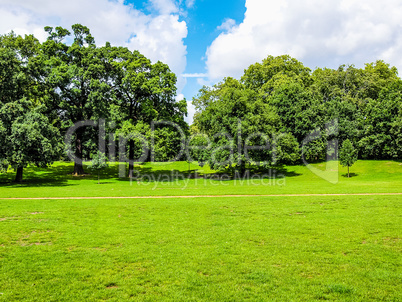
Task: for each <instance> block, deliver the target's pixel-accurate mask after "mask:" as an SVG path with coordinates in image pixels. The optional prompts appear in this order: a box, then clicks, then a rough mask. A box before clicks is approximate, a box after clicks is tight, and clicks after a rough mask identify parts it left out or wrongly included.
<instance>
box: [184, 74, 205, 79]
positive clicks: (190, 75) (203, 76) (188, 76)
mask: <svg viewBox="0 0 402 302" xmlns="http://www.w3.org/2000/svg"><path fill="white" fill-rule="evenodd" d="M181 76H182V77H183V78H206V77H207V76H208V74H206V73H183V74H182V75H181Z"/></svg>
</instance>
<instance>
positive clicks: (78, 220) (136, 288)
mask: <svg viewBox="0 0 402 302" xmlns="http://www.w3.org/2000/svg"><path fill="white" fill-rule="evenodd" d="M0 213H1V214H0V233H1V237H0V301H157V300H161V301H244V300H250V301H322V300H337V301H401V299H402V293H401V287H400V285H401V284H402V271H401V265H402V261H401V260H402V258H401V253H402V242H401V225H402V210H401V197H400V196H352V197H349V196H333V197H328V196H326V197H322V196H316V197H255V198H249V197H238V198H224V197H220V198H187V199H136V200H132V199H131V200H125V199H113V200H112V199H104V200H27V201H20V200H18V201H10V200H8V201H6V200H0Z"/></svg>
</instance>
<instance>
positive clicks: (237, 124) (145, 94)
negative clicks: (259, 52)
mask: <svg viewBox="0 0 402 302" xmlns="http://www.w3.org/2000/svg"><path fill="white" fill-rule="evenodd" d="M45 31H46V32H47V34H48V38H47V40H46V41H45V42H43V43H40V42H39V41H38V40H37V39H36V38H35V37H34V36H32V35H26V36H25V37H21V36H17V35H15V34H14V33H13V32H11V33H9V34H5V35H2V36H0V169H2V170H7V169H8V168H9V167H12V168H13V169H15V171H16V181H21V180H22V177H23V168H24V167H26V166H27V165H29V164H34V165H36V166H41V167H46V166H48V165H50V164H51V163H52V162H53V161H55V160H60V159H67V156H70V158H71V156H73V157H74V158H76V159H89V158H92V157H93V156H95V155H98V151H101V153H103V154H108V156H109V158H110V157H111V156H116V155H119V152H120V153H122V152H124V153H125V156H124V158H125V159H126V161H128V162H129V174H130V175H132V172H133V169H134V164H133V163H134V161H135V160H136V159H139V158H141V161H149V160H155V161H168V160H171V159H173V158H176V159H178V156H181V158H186V159H187V160H189V161H190V160H191V161H193V160H195V161H198V162H199V163H200V164H201V165H203V164H209V165H210V166H211V167H212V168H213V169H217V170H222V169H233V170H240V172H244V171H245V170H246V169H248V168H252V167H263V168H266V167H271V166H273V165H278V164H294V163H298V162H300V161H301V159H305V160H306V161H309V162H312V161H320V160H325V159H326V158H327V156H328V150H330V149H331V145H330V144H331V142H332V141H334V140H337V141H338V142H339V144H341V143H342V142H344V141H345V140H349V141H350V142H351V143H352V144H353V145H354V146H355V147H356V149H357V152H358V156H359V158H363V159H401V157H402V105H401V104H402V103H401V91H402V82H401V79H400V78H399V77H398V73H397V70H396V68H395V67H390V66H389V65H388V64H386V63H385V62H383V61H377V62H375V63H370V64H366V65H365V67H364V68H356V67H354V66H353V65H351V66H346V65H343V66H340V67H339V68H338V69H329V68H317V69H315V70H314V71H311V70H310V69H309V68H307V67H305V66H304V65H303V64H302V63H301V62H299V61H297V60H296V59H294V58H291V57H290V56H278V57H273V56H269V57H267V58H266V59H264V60H263V61H262V62H261V63H256V64H254V65H251V66H250V67H249V68H247V69H246V70H245V71H244V74H243V76H242V77H241V78H240V79H239V80H237V79H233V78H230V77H228V78H225V79H224V80H223V81H222V82H220V83H218V84H216V85H214V86H212V87H207V86H204V87H203V88H202V89H201V90H200V91H199V93H198V95H197V96H195V97H194V98H193V104H194V105H195V107H196V114H195V116H194V123H193V124H192V125H191V126H190V127H189V126H188V125H187V123H186V122H185V120H184V117H185V116H186V114H187V103H186V100H181V101H177V100H176V90H177V88H176V80H177V79H176V75H175V74H174V73H173V72H172V71H171V70H170V69H169V67H168V66H167V65H166V64H164V63H162V62H156V63H152V62H151V61H150V60H149V59H148V58H146V57H145V56H143V55H142V54H141V53H140V52H138V51H130V50H129V49H127V48H126V47H121V46H112V45H111V44H110V43H106V44H105V45H104V46H97V45H96V44H95V40H94V38H93V36H92V35H91V33H90V30H89V29H88V28H87V27H85V26H83V25H80V24H75V25H73V26H72V28H71V30H67V29H65V28H62V27H56V28H52V27H46V28H45ZM79 121H83V125H87V126H81V127H79V126H77V122H79ZM155 121H157V122H158V121H159V123H157V127H155V124H154V123H153V122H155ZM162 121H163V122H162ZM88 125H90V127H88ZM73 126H75V127H76V129H75V130H74V132H73V134H72V136H71V140H65V139H64V138H65V137H66V134H67V133H68V131H69V129H71V128H72V127H73ZM178 129H179V130H180V131H178ZM100 130H101V131H100ZM183 136H185V138H186V139H185V141H184V142H183ZM100 141H102V142H104V143H103V144H99V142H100ZM116 141H123V142H124V144H125V145H127V146H126V147H125V148H124V149H119V150H117V151H116V150H114V149H113V148H114V146H116ZM150 142H152V144H150ZM151 145H152V146H151ZM183 148H184V149H185V150H186V151H187V152H182V151H183ZM99 149H101V150H99ZM144 150H146V152H145V151H144ZM144 154H145V156H144ZM120 155H121V154H120ZM331 156H333V157H334V158H336V156H337V154H336V148H335V149H334V151H333V153H332V155H331ZM119 158H122V157H121V156H120V157H119ZM114 159H115V160H118V158H114ZM73 173H75V174H83V173H84V169H83V165H82V161H80V160H75V164H74V171H73Z"/></svg>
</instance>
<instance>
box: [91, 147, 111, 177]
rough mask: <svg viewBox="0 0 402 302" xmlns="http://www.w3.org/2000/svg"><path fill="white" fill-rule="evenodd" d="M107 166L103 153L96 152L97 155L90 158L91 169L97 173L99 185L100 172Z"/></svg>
mask: <svg viewBox="0 0 402 302" xmlns="http://www.w3.org/2000/svg"><path fill="white" fill-rule="evenodd" d="M108 166H109V165H108V163H107V157H106V155H105V153H102V152H100V151H98V153H97V154H95V155H94V156H92V163H91V167H90V168H91V169H92V170H95V171H97V172H98V184H99V179H100V176H99V174H100V171H101V170H102V169H104V168H107V167H108Z"/></svg>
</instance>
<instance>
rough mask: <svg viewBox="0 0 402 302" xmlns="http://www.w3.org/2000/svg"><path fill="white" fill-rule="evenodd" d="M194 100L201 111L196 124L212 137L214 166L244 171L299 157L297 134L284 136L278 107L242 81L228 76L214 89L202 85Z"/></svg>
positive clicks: (211, 146)
mask: <svg viewBox="0 0 402 302" xmlns="http://www.w3.org/2000/svg"><path fill="white" fill-rule="evenodd" d="M193 103H194V105H195V106H196V109H197V111H198V112H197V114H196V115H195V125H196V127H197V129H198V131H199V133H200V134H205V135H206V136H207V137H208V138H209V140H210V143H209V150H210V155H209V156H208V157H209V159H208V163H209V164H210V166H211V167H212V168H213V169H218V170H222V169H235V170H237V171H238V172H239V173H240V174H241V175H243V173H244V172H245V169H246V168H247V166H253V165H264V166H265V167H268V166H270V165H272V164H274V163H280V162H281V161H283V160H286V161H292V162H294V161H296V160H297V159H298V158H299V154H298V146H297V143H296V144H295V142H296V141H295V139H294V137H293V136H292V135H290V134H287V136H286V137H282V138H281V135H280V132H279V130H280V129H281V122H280V118H279V116H278V114H277V113H276V110H275V108H274V107H272V106H270V105H269V104H267V103H265V102H263V101H262V100H261V99H260V98H259V96H258V93H257V92H256V91H254V90H252V89H250V88H246V87H245V85H244V84H242V83H240V82H239V81H237V80H235V79H233V78H226V79H225V80H224V81H223V82H222V83H220V84H217V85H215V86H214V87H213V88H212V89H208V88H203V89H202V90H201V91H200V94H199V95H198V97H197V98H195V99H194V101H193ZM276 138H280V139H276ZM202 144H203V145H204V146H205V142H204V143H202ZM193 147H195V146H194V144H193ZM200 154H202V156H201V157H202V158H204V157H205V155H204V153H200Z"/></svg>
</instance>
